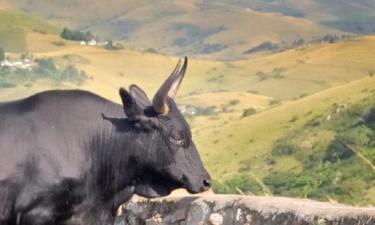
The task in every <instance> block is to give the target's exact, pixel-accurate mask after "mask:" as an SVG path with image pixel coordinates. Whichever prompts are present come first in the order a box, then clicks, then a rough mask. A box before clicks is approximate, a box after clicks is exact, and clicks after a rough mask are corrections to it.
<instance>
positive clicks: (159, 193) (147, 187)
mask: <svg viewBox="0 0 375 225" xmlns="http://www.w3.org/2000/svg"><path fill="white" fill-rule="evenodd" d="M182 187H183V185H182V184H181V183H179V182H176V181H173V180H170V179H166V178H164V177H163V176H159V175H156V174H152V175H147V176H143V177H142V178H140V179H138V180H137V181H136V184H135V189H134V192H135V194H137V195H140V196H142V197H146V198H157V197H163V196H167V195H169V194H170V193H171V192H172V191H173V190H175V189H177V188H182Z"/></svg>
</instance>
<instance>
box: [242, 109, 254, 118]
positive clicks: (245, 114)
mask: <svg viewBox="0 0 375 225" xmlns="http://www.w3.org/2000/svg"><path fill="white" fill-rule="evenodd" d="M256 112H257V110H256V109H254V108H251V107H250V108H247V109H245V110H244V111H243V112H242V117H248V116H251V115H254V114H255V113H256Z"/></svg>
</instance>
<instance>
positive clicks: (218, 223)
mask: <svg viewBox="0 0 375 225" xmlns="http://www.w3.org/2000/svg"><path fill="white" fill-rule="evenodd" d="M223 220H224V219H223V216H222V215H220V214H219V213H213V214H211V216H210V219H209V221H210V224H211V225H222V224H223Z"/></svg>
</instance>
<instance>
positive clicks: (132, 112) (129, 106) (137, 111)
mask: <svg viewBox="0 0 375 225" xmlns="http://www.w3.org/2000/svg"><path fill="white" fill-rule="evenodd" d="M119 93H120V97H121V100H122V105H123V107H124V112H125V114H126V116H127V117H128V118H131V119H135V118H136V117H138V116H140V115H142V114H143V113H142V111H143V110H142V108H140V107H139V106H138V104H137V102H136V100H135V98H134V97H133V96H132V95H131V94H130V93H129V92H128V91H127V90H125V89H124V88H120V91H119Z"/></svg>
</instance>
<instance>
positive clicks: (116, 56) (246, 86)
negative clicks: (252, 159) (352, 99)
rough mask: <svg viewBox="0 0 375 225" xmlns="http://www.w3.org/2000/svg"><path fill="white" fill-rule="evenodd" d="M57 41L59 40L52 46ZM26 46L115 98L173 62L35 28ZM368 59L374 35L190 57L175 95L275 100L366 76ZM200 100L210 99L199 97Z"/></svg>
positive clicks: (157, 76)
mask: <svg viewBox="0 0 375 225" xmlns="http://www.w3.org/2000/svg"><path fill="white" fill-rule="evenodd" d="M56 42H63V43H64V44H63V46H57V45H55V44H54V43H56ZM26 48H27V50H28V51H29V52H33V53H34V55H35V56H36V57H53V58H56V60H58V61H61V62H62V63H70V64H76V65H77V66H78V67H79V68H81V69H84V70H85V71H86V72H87V73H88V74H89V76H90V77H92V79H90V80H88V81H87V82H86V83H85V84H84V85H83V86H82V87H80V88H85V89H89V90H92V91H94V92H97V93H101V94H102V95H104V96H106V97H108V98H110V99H113V100H118V97H117V88H118V87H120V86H128V85H130V84H132V83H137V84H140V85H141V86H142V87H143V88H144V89H145V90H146V91H147V93H148V94H149V95H152V94H153V93H154V92H155V91H156V89H157V88H158V86H159V84H160V83H161V82H162V81H163V80H164V79H165V77H166V76H167V75H168V74H169V73H170V72H171V70H172V69H173V67H174V65H175V64H176V62H177V59H176V58H174V57H166V56H162V55H158V54H150V53H145V52H139V51H133V50H127V49H124V50H120V51H108V50H105V49H100V48H97V47H87V46H80V45H79V44H78V43H75V42H69V41H65V40H61V39H60V38H58V37H57V36H53V35H45V34H39V33H30V34H28V35H27V42H26ZM373 62H375V37H374V36H368V37H362V38H357V39H353V40H349V41H345V42H340V43H335V44H324V45H311V46H306V47H302V48H299V49H296V50H289V51H285V52H282V53H277V54H273V55H269V56H262V57H258V58H255V59H251V60H245V61H237V62H219V61H207V60H190V63H189V68H188V75H187V76H186V79H185V81H184V83H183V86H182V87H181V90H180V92H179V96H180V97H184V98H185V99H186V98H187V95H189V96H190V97H191V98H192V97H194V98H195V99H197V98H200V97H199V96H202V98H203V99H204V98H205V97H204V96H205V95H206V94H207V93H212V92H229V93H234V96H235V95H236V94H235V93H238V92H246V93H247V94H255V95H260V96H266V97H268V98H270V99H276V100H291V99H297V98H299V97H303V96H306V95H309V94H313V93H316V92H318V91H321V90H324V89H327V88H330V87H333V86H335V85H339V84H344V83H346V82H348V81H351V80H356V79H360V78H363V77H366V76H369V75H370V74H372V73H373V72H374V71H375V65H374V63H373ZM36 86H37V84H36ZM225 95H226V96H228V93H226V94H225ZM226 98H228V97H226ZM234 98H236V97H234ZM199 102H200V104H202V105H203V106H204V105H209V103H207V104H206V103H205V101H204V100H202V101H199Z"/></svg>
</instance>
